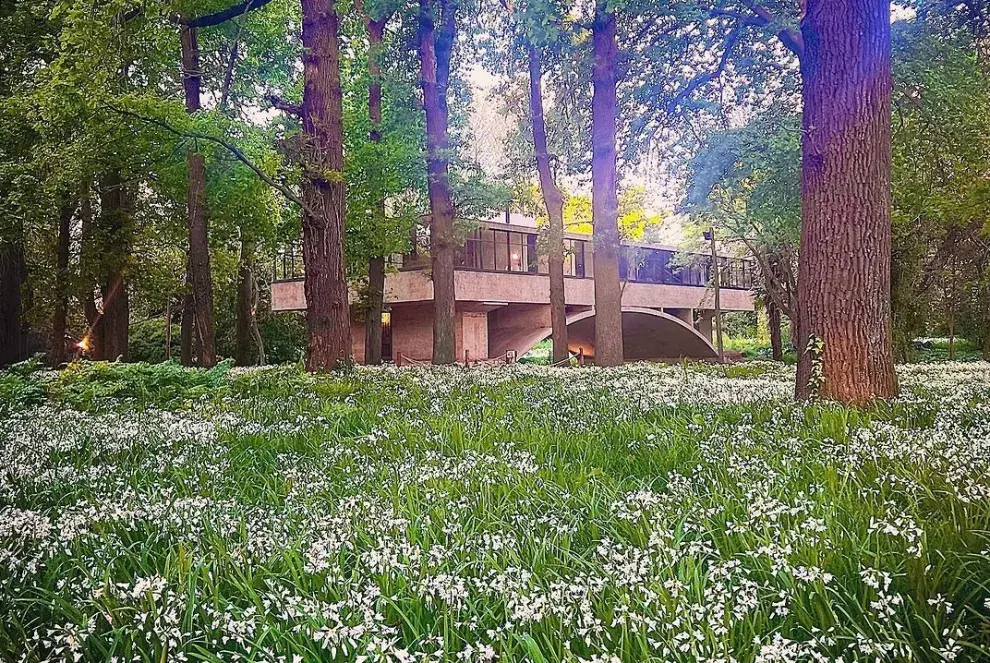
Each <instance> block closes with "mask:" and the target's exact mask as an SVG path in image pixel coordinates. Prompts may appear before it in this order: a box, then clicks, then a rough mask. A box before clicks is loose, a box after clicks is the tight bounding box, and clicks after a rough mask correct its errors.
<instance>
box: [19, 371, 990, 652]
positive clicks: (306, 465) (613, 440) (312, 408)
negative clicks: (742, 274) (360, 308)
mask: <svg viewBox="0 0 990 663" xmlns="http://www.w3.org/2000/svg"><path fill="white" fill-rule="evenodd" d="M899 378H900V383H901V386H902V392H903V393H902V396H901V397H899V398H898V399H896V400H894V401H892V402H888V403H879V404H877V405H875V406H872V407H870V408H866V409H861V410H852V409H847V408H844V407H841V406H838V405H834V404H818V403H813V404H795V403H793V402H791V400H790V397H791V393H792V390H793V369H792V368H790V367H785V366H781V365H775V364H771V363H765V362H753V363H747V364H739V365H735V366H729V367H718V366H708V365H691V366H688V365H684V366H655V365H648V364H633V365H629V366H626V367H623V368H620V369H608V370H602V369H595V368H585V369H551V368H546V367H538V366H522V365H516V366H502V367H494V368H485V369H474V370H465V369H457V368H448V369H439V368H416V369H411V368H405V369H394V368H383V369H362V368H358V369H354V370H352V371H349V372H345V373H341V374H337V375H325V376H311V375H307V374H305V373H302V372H301V371H300V370H299V369H298V368H296V367H276V368H268V369H255V370H237V369H234V370H230V369H229V368H228V367H227V366H221V367H218V368H217V369H214V370H213V371H208V372H207V371H192V370H185V369H181V368H179V367H177V366H175V365H174V364H165V365H161V366H148V365H107V364H79V365H73V366H71V367H70V368H69V369H67V370H64V371H62V372H60V373H57V374H56V373H52V372H47V371H37V370H34V368H33V367H31V366H21V367H19V368H18V369H17V370H16V371H14V372H8V373H0V660H10V661H22V660H24V661H45V660H53V661H54V660H69V661H72V660H85V661H100V660H108V661H109V660H119V661H130V660H142V661H152V660H153V661H166V660H167V661H185V660H189V661H193V660H196V661H199V660H203V661H220V660H223V661H234V660H241V661H285V662H286V663H300V662H301V661H317V660H354V661H399V662H406V661H451V662H456V661H494V660H498V661H524V660H525V661H532V662H533V663H547V662H551V661H575V662H576V661H596V662H601V663H605V662H608V663H614V662H615V661H626V662H633V661H710V662H715V661H720V662H722V663H728V662H729V661H739V662H751V661H761V662H767V663H770V662H783V661H813V662H818V661H829V662H830V663H834V662H835V661H860V660H862V661H875V660H879V661H909V660H914V661H940V660H953V659H954V660H959V661H963V660H966V661H976V660H990V533H988V532H990V364H987V363H970V364H961V363H955V364H931V365H912V366H905V367H901V368H900V369H899Z"/></svg>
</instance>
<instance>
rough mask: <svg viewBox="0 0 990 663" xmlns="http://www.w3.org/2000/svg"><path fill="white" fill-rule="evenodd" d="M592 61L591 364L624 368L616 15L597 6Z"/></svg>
mask: <svg viewBox="0 0 990 663" xmlns="http://www.w3.org/2000/svg"><path fill="white" fill-rule="evenodd" d="M592 42H593V48H594V56H595V63H594V69H593V71H592V79H593V83H594V96H593V98H592V102H591V114H592V115H591V119H592V128H591V144H592V156H591V214H592V221H593V224H594V261H595V364H596V365H598V366H618V365H620V364H622V283H621V282H620V280H619V251H620V250H621V249H620V247H619V200H618V192H617V190H616V186H617V174H616V153H615V123H616V114H617V111H618V101H617V99H616V83H617V80H616V78H617V74H616V65H617V60H618V56H619V47H618V44H617V42H616V36H615V14H611V13H606V12H605V11H604V10H602V9H601V8H599V10H598V15H597V16H596V18H595V21H594V23H593V24H592Z"/></svg>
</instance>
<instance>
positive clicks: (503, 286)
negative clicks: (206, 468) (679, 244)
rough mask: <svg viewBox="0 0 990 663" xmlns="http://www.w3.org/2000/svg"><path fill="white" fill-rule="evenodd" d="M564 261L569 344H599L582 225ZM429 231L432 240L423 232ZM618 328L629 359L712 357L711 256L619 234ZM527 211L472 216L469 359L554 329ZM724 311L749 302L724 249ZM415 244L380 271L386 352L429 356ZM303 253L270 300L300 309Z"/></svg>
mask: <svg viewBox="0 0 990 663" xmlns="http://www.w3.org/2000/svg"><path fill="white" fill-rule="evenodd" d="M565 237H566V239H565V249H566V252H567V255H566V258H565V263H564V274H565V301H566V303H567V314H568V341H569V345H570V350H571V351H572V352H573V353H575V354H577V353H582V354H583V355H584V356H586V357H588V358H589V359H591V360H593V358H594V354H595V342H594V341H595V310H594V303H595V282H594V278H595V265H594V258H593V256H592V248H593V247H592V243H591V237H590V236H589V235H582V234H576V233H567V234H566V235H565ZM426 241H428V240H426ZM625 246H626V247H627V248H626V251H625V255H624V258H623V261H622V264H621V265H620V275H621V277H622V279H623V294H622V311H623V314H622V315H623V318H622V326H623V330H622V340H623V345H624V348H625V356H626V359H628V360H636V359H653V360H676V359H679V358H697V359H707V358H715V357H716V356H717V353H716V351H715V349H714V347H713V346H712V326H713V324H712V322H713V318H714V290H713V288H712V287H711V286H710V282H711V278H710V276H711V273H710V269H711V258H710V256H706V255H702V254H689V253H683V252H680V251H677V250H676V249H673V248H670V247H665V246H659V245H653V244H641V243H629V244H627V245H625ZM541 248H542V247H541V242H540V241H539V231H538V229H537V228H536V225H535V223H534V222H533V220H532V219H527V218H525V217H521V216H516V215H512V216H511V217H510V216H509V215H506V218H505V220H504V221H503V220H497V221H485V222H480V223H478V224H477V228H476V229H474V230H472V231H471V232H470V233H469V234H468V236H467V237H466V239H465V240H464V243H463V245H462V246H461V247H460V248H459V250H458V252H457V257H456V272H455V277H454V278H455V293H456V298H457V304H456V306H457V319H456V322H455V326H456V335H457V356H458V358H459V359H461V360H463V359H464V358H465V357H466V358H467V359H468V361H476V360H479V359H488V358H498V357H505V356H506V353H509V356H512V355H513V354H514V355H515V356H519V357H521V356H522V355H524V354H525V353H526V352H528V351H529V350H530V349H531V348H532V347H533V346H534V345H536V344H537V343H539V342H540V341H542V340H544V339H546V338H549V336H550V283H549V281H550V279H549V277H548V276H547V260H546V255H545V253H544V252H542V250H541ZM719 262H720V263H721V282H722V289H721V306H722V310H724V311H751V310H753V293H752V291H751V287H752V276H753V275H752V270H753V265H752V263H751V262H750V261H748V260H741V259H736V258H725V257H723V258H720V259H719ZM429 264H430V261H429V257H428V256H426V255H425V254H424V252H423V250H422V249H414V250H413V251H412V252H411V253H409V254H405V255H401V256H394V257H393V259H392V265H393V268H392V270H391V271H390V273H389V274H388V276H387V278H386V282H385V302H386V312H385V313H384V314H383V316H382V326H383V334H382V345H383V348H382V357H386V358H387V357H391V358H393V359H398V360H400V361H403V360H414V361H429V360H430V359H431V355H432V348H433V301H432V300H433V283H432V281H431V280H430V276H429ZM305 307H306V300H305V295H304V292H303V280H302V266H301V259H300V258H299V256H298V254H297V253H287V254H285V255H284V256H283V257H282V259H281V260H280V261H279V264H278V265H277V266H276V274H275V280H274V281H273V282H272V308H273V309H274V310H276V311H292V310H296V311H300V310H305ZM352 325H353V328H352V337H353V339H354V357H355V358H356V359H358V360H360V359H362V358H363V357H364V323H363V321H362V320H354V321H352Z"/></svg>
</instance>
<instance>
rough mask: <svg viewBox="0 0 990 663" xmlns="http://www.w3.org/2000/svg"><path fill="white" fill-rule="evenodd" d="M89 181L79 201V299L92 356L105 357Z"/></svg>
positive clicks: (99, 271) (97, 244)
mask: <svg viewBox="0 0 990 663" xmlns="http://www.w3.org/2000/svg"><path fill="white" fill-rule="evenodd" d="M90 185H91V182H86V186H85V187H84V188H83V191H82V195H81V197H80V201H79V216H80V217H81V219H82V246H81V248H80V252H79V262H80V265H79V273H80V280H81V282H82V289H81V292H80V294H79V299H80V300H82V305H83V314H84V315H85V316H86V325H87V329H86V334H85V335H84V336H83V339H82V342H83V343H84V344H85V348H86V352H87V354H88V355H89V356H90V357H94V358H102V357H103V326H102V325H101V324H100V319H101V317H102V316H101V315H100V311H99V309H98V308H97V307H96V297H95V296H94V292H95V291H96V287H97V285H96V283H97V280H98V278H97V277H98V274H100V273H101V269H102V267H101V266H100V261H99V258H98V257H97V255H98V254H99V253H100V246H99V243H98V241H97V238H96V235H95V233H96V227H95V225H96V224H95V222H94V220H93V206H92V203H91V201H90Z"/></svg>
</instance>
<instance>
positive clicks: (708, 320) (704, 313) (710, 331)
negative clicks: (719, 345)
mask: <svg viewBox="0 0 990 663" xmlns="http://www.w3.org/2000/svg"><path fill="white" fill-rule="evenodd" d="M698 333H699V334H701V335H702V336H704V337H705V338H707V339H708V342H709V343H715V311H711V310H700V311H698Z"/></svg>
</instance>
